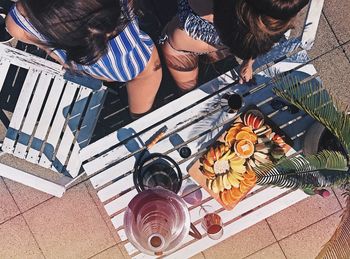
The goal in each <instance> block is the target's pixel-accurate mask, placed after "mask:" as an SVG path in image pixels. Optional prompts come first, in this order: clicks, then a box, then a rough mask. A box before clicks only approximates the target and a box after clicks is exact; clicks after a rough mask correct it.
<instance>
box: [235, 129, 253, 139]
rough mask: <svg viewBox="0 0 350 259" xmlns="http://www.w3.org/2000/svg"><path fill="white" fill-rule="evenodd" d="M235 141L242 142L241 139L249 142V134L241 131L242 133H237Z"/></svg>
mask: <svg viewBox="0 0 350 259" xmlns="http://www.w3.org/2000/svg"><path fill="white" fill-rule="evenodd" d="M236 139H237V140H242V139H247V140H250V133H249V132H246V131H244V130H242V131H240V132H238V133H237V135H236Z"/></svg>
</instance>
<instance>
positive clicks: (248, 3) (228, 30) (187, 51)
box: [161, 0, 309, 91]
mask: <svg viewBox="0 0 350 259" xmlns="http://www.w3.org/2000/svg"><path fill="white" fill-rule="evenodd" d="M308 1H309V0H178V13H177V16H175V17H173V19H172V20H171V21H170V22H169V23H168V25H167V26H166V28H165V31H164V37H163V39H162V41H161V42H162V43H163V45H162V49H163V53H164V56H165V60H166V63H167V66H168V68H169V71H170V73H171V74H172V76H173V77H174V79H175V81H176V83H177V85H178V87H179V88H180V89H181V90H182V91H189V90H191V89H193V88H194V87H195V86H196V84H197V78H198V61H199V57H200V56H202V55H205V56H207V57H209V59H210V60H212V61H217V60H220V59H222V58H224V57H226V56H228V55H232V54H233V55H235V56H237V57H239V58H241V59H243V62H242V64H241V70H240V77H241V78H240V83H243V82H248V81H250V80H251V79H252V74H253V69H252V65H253V62H254V59H255V58H256V57H257V56H259V55H261V54H264V53H266V52H267V51H269V50H270V49H271V48H272V46H273V44H274V43H276V42H278V41H279V40H280V38H281V37H282V36H283V34H284V33H285V32H286V31H287V30H289V29H290V28H292V26H293V20H294V17H295V16H296V15H297V13H298V12H299V11H300V10H301V9H302V8H303V7H304V6H305V5H307V3H308Z"/></svg>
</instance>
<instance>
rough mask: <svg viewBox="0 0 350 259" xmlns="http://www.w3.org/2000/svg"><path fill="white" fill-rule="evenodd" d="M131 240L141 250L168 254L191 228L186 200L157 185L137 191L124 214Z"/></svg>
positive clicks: (148, 252) (154, 253) (147, 252)
mask: <svg viewBox="0 0 350 259" xmlns="http://www.w3.org/2000/svg"><path fill="white" fill-rule="evenodd" d="M124 225H125V232H126V235H127V237H128V240H129V241H130V242H131V243H132V244H133V245H134V246H135V247H136V248H137V249H139V250H140V251H141V252H142V253H146V254H150V255H164V254H169V253H171V252H172V251H174V250H176V248H177V247H178V246H179V245H180V243H181V241H182V240H183V239H184V238H185V236H187V235H188V234H189V231H190V228H191V221H190V214H189V211H188V209H187V206H186V204H185V202H184V201H183V200H182V198H181V197H180V196H178V195H176V194H175V193H173V192H171V191H168V190H166V189H163V188H161V187H157V188H154V189H148V190H145V191H143V192H141V193H139V194H137V195H136V196H135V197H134V198H133V199H132V200H131V202H130V203H129V205H128V207H127V209H126V211H125V215H124Z"/></svg>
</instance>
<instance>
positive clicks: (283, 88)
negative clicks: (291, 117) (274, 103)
mask: <svg viewBox="0 0 350 259" xmlns="http://www.w3.org/2000/svg"><path fill="white" fill-rule="evenodd" d="M300 81H301V80H298V78H290V77H286V76H284V77H282V78H280V79H278V80H277V81H276V82H275V86H274V88H273V91H274V92H275V93H276V95H277V96H279V97H281V98H284V99H285V100H287V101H288V102H290V103H291V104H293V105H295V106H296V107H298V108H299V109H301V110H304V112H306V113H307V114H309V115H310V116H311V117H313V118H314V119H315V120H318V121H319V122H321V123H322V124H323V125H324V126H325V127H326V128H327V129H328V130H329V131H330V132H331V133H332V134H333V135H334V136H336V137H337V138H338V140H339V141H340V143H341V144H342V145H343V146H344V148H345V149H346V152H347V154H348V157H349V154H350V114H349V113H347V111H348V108H349V107H345V109H342V108H341V105H340V104H339V102H337V101H336V100H335V99H334V98H333V97H332V96H330V95H329V94H328V92H327V91H326V89H325V88H324V87H323V86H322V85H321V84H320V83H318V84H315V83H313V82H312V81H309V82H307V83H304V84H303V85H302V86H301V85H300V83H298V82H300Z"/></svg>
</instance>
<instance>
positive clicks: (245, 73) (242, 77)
mask: <svg viewBox="0 0 350 259" xmlns="http://www.w3.org/2000/svg"><path fill="white" fill-rule="evenodd" d="M253 63H254V59H252V58H250V59H246V60H243V62H242V64H241V68H240V71H239V83H240V84H243V83H247V82H249V81H250V80H251V79H252V78H253Z"/></svg>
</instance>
